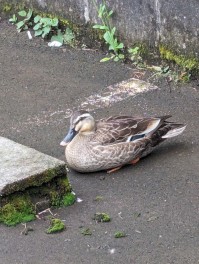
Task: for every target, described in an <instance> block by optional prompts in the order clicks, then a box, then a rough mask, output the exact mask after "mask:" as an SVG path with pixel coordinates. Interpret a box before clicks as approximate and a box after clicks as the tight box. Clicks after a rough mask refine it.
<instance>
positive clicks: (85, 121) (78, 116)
mask: <svg viewBox="0 0 199 264" xmlns="http://www.w3.org/2000/svg"><path fill="white" fill-rule="evenodd" d="M94 130H95V120H94V118H93V117H92V116H91V115H90V114H89V112H87V111H84V110H80V111H76V112H74V113H73V114H72V116H71V119H70V128H69V131H68V133H67V135H66V137H65V138H64V139H63V140H62V142H61V143H60V145H61V146H66V145H67V144H68V143H69V142H70V141H71V140H72V139H73V138H74V137H75V136H76V135H77V134H78V133H85V134H86V133H91V132H93V131H94Z"/></svg>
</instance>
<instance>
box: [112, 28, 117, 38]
mask: <svg viewBox="0 0 199 264" xmlns="http://www.w3.org/2000/svg"><path fill="white" fill-rule="evenodd" d="M115 31H116V27H114V28H112V30H111V35H112V36H113V35H114V34H115Z"/></svg>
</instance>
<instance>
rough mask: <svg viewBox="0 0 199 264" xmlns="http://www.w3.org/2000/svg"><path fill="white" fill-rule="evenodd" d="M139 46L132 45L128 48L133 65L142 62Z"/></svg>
mask: <svg viewBox="0 0 199 264" xmlns="http://www.w3.org/2000/svg"><path fill="white" fill-rule="evenodd" d="M140 52H141V51H140V47H137V46H136V47H134V48H130V49H128V54H129V59H130V60H131V61H132V62H133V64H134V65H138V64H139V63H140V62H142V57H141V56H140Z"/></svg>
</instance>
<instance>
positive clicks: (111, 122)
mask: <svg viewBox="0 0 199 264" xmlns="http://www.w3.org/2000/svg"><path fill="white" fill-rule="evenodd" d="M161 120H162V118H153V117H152V118H151V117H149V118H142V117H131V116H119V117H117V116H116V117H110V118H108V119H103V120H100V121H99V122H97V129H96V133H95V140H96V141H97V142H100V143H101V144H103V145H105V144H114V143H119V142H128V141H133V140H134V139H136V138H137V137H140V138H142V137H143V136H145V135H147V134H149V133H151V132H152V131H154V130H155V129H157V127H158V126H159V125H160V123H161Z"/></svg>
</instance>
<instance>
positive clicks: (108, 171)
mask: <svg viewBox="0 0 199 264" xmlns="http://www.w3.org/2000/svg"><path fill="white" fill-rule="evenodd" d="M121 168H122V166H119V167H116V168H113V169H110V170H107V173H112V172H115V171H118V170H119V169H121Z"/></svg>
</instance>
